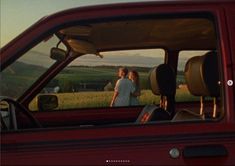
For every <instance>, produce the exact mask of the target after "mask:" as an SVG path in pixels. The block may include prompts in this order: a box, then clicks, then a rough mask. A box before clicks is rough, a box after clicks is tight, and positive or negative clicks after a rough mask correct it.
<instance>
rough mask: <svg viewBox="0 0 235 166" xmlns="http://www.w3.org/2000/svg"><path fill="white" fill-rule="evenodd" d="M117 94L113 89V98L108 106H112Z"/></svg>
mask: <svg viewBox="0 0 235 166" xmlns="http://www.w3.org/2000/svg"><path fill="white" fill-rule="evenodd" d="M117 96H118V92H117V91H114V94H113V98H112V101H111V104H110V107H113V104H114V101H115V100H116V98H117Z"/></svg>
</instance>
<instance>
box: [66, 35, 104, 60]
mask: <svg viewBox="0 0 235 166" xmlns="http://www.w3.org/2000/svg"><path fill="white" fill-rule="evenodd" d="M67 43H68V44H69V45H70V47H71V48H72V49H73V51H74V52H76V53H79V54H94V55H97V56H99V57H101V58H103V56H102V55H100V54H99V52H97V50H96V48H95V46H94V44H93V43H91V42H87V41H84V40H75V39H68V40H67Z"/></svg>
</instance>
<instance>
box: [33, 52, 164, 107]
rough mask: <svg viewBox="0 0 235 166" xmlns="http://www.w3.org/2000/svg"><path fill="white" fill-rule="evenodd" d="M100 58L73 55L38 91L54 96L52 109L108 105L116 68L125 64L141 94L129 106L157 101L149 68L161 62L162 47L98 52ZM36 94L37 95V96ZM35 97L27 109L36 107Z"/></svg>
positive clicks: (162, 59)
mask: <svg viewBox="0 0 235 166" xmlns="http://www.w3.org/2000/svg"><path fill="white" fill-rule="evenodd" d="M100 54H101V55H102V56H103V58H100V57H99V56H95V55H92V54H87V55H83V56H82V57H79V58H77V59H76V60H75V61H73V62H72V63H71V64H70V65H69V66H67V67H66V68H65V69H64V70H62V71H61V72H60V73H59V74H58V75H57V76H56V77H55V78H54V79H52V80H51V81H50V83H49V84H48V85H47V86H46V87H45V88H44V89H43V90H42V91H41V93H40V94H38V96H40V95H43V94H55V95H56V96H57V97H58V99H59V100H58V101H59V102H58V107H57V108H56V110H68V109H81V108H83V109H84V108H105V107H110V103H111V100H112V96H113V93H114V88H115V85H116V82H117V80H118V79H119V77H118V70H119V68H123V67H125V68H127V69H128V71H129V72H128V75H127V76H126V77H127V78H128V80H129V76H130V73H131V72H132V71H135V72H137V73H138V75H139V80H138V84H139V85H138V88H139V91H140V93H141V95H138V96H137V100H138V102H136V103H134V104H133V105H132V106H144V105H147V104H153V103H159V98H160V97H159V96H156V95H154V94H153V93H152V91H151V90H150V88H149V80H148V77H149V71H150V70H151V69H152V68H153V67H155V66H157V65H159V64H162V63H164V55H165V51H164V50H162V49H144V50H125V51H110V52H100ZM38 96H37V97H38ZM37 97H36V98H35V99H34V100H33V101H32V102H31V103H30V105H29V109H30V110H31V111H38V106H37Z"/></svg>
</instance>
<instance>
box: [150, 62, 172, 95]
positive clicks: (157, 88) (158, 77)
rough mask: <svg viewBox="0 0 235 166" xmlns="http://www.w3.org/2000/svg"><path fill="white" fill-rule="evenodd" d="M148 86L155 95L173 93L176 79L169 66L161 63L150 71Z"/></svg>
mask: <svg viewBox="0 0 235 166" xmlns="http://www.w3.org/2000/svg"><path fill="white" fill-rule="evenodd" d="M149 78H150V79H149V80H150V86H151V89H152V92H153V93H154V94H155V95H163V96H170V95H174V94H175V88H176V79H175V73H174V70H173V69H172V67H171V66H169V65H167V64H161V65H159V66H158V67H155V68H153V69H152V71H151V72H150V77H149Z"/></svg>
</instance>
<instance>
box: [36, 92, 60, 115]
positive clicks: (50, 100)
mask: <svg viewBox="0 0 235 166" xmlns="http://www.w3.org/2000/svg"><path fill="white" fill-rule="evenodd" d="M58 105H59V104H58V97H57V96H56V95H40V96H38V109H39V111H51V110H54V109H55V108H57V107H58Z"/></svg>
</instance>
